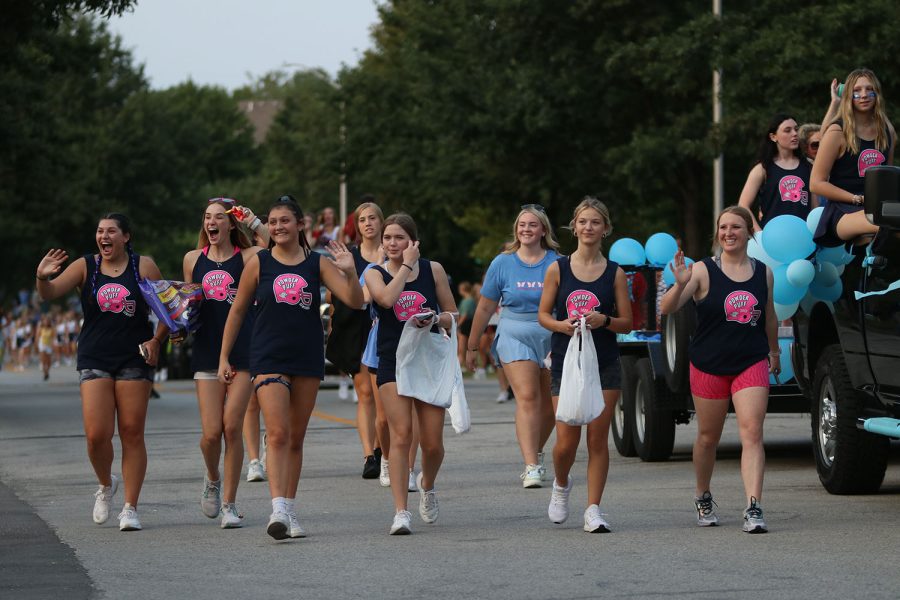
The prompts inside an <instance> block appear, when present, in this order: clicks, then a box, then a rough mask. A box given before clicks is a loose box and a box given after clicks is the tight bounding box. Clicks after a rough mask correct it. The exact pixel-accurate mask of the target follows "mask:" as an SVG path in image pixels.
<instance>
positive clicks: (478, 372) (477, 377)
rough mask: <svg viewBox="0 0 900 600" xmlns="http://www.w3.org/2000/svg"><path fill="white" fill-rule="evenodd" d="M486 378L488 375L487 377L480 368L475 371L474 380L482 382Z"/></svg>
mask: <svg viewBox="0 0 900 600" xmlns="http://www.w3.org/2000/svg"><path fill="white" fill-rule="evenodd" d="M485 377H486V375H485V372H484V369H482V368H480V367H479V368H477V369H475V376H474V377H473V379H475V380H481V379H484V378H485Z"/></svg>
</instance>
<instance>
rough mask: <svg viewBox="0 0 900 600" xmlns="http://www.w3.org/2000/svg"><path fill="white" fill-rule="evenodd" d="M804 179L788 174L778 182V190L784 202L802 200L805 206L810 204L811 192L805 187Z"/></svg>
mask: <svg viewBox="0 0 900 600" xmlns="http://www.w3.org/2000/svg"><path fill="white" fill-rule="evenodd" d="M804 187H806V184H804V183H803V179H801V178H800V177H797V176H796V175H786V176H784V177H782V178H781V181H779V182H778V191H779V193H780V194H781V200H782V201H783V202H800V203H801V204H803V205H804V206H805V205H807V204H809V192H807V191H806V190H805V189H803V188H804Z"/></svg>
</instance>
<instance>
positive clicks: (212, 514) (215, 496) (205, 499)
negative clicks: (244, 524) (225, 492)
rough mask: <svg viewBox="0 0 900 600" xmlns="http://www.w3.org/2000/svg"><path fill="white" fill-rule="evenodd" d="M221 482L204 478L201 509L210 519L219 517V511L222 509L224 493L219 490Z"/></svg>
mask: <svg viewBox="0 0 900 600" xmlns="http://www.w3.org/2000/svg"><path fill="white" fill-rule="evenodd" d="M220 484H221V482H219V481H210V480H209V479H207V478H206V475H204V476H203V494H202V495H201V496H200V508H201V509H202V510H203V514H204V515H206V516H207V517H209V518H210V519H215V518H216V517H218V516H219V510H220V509H221V508H222V491H221V490H220V489H219V485H220Z"/></svg>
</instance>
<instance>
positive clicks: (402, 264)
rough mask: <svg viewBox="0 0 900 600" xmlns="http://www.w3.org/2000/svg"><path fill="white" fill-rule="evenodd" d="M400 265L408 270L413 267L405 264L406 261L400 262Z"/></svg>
mask: <svg viewBox="0 0 900 600" xmlns="http://www.w3.org/2000/svg"><path fill="white" fill-rule="evenodd" d="M400 266H401V267H406V268H407V269H409V270H410V271H412V270H413V268H412V267H411V266H409V265H408V264H406V263H400Z"/></svg>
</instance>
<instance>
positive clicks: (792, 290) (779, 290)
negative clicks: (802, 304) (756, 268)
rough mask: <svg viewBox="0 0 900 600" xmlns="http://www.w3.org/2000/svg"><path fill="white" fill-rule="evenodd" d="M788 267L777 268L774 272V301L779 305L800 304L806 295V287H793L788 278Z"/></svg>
mask: <svg viewBox="0 0 900 600" xmlns="http://www.w3.org/2000/svg"><path fill="white" fill-rule="evenodd" d="M787 270H788V265H781V266H780V267H775V270H774V271H773V272H772V274H773V276H774V289H773V291H772V299H773V300H774V301H775V302H777V303H778V304H793V303H794V302H799V301H800V298H802V297H803V296H804V295H805V294H806V286H803V287H797V286H795V285H791V282H790V281H788V278H787Z"/></svg>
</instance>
